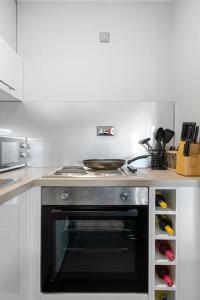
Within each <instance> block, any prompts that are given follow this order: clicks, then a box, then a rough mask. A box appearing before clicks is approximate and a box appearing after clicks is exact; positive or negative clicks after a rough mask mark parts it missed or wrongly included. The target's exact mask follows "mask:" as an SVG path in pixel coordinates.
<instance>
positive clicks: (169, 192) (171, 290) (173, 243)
mask: <svg viewBox="0 0 200 300" xmlns="http://www.w3.org/2000/svg"><path fill="white" fill-rule="evenodd" d="M156 193H160V194H162V195H163V196H164V197H165V199H166V201H167V204H168V206H167V208H161V207H157V206H156ZM150 199H151V200H150V201H152V203H151V210H150V214H151V218H152V219H151V224H150V226H152V228H153V233H152V238H151V243H150V244H151V247H152V249H151V251H150V255H151V257H152V263H151V266H150V267H151V272H150V277H151V278H152V280H151V283H150V285H151V287H150V290H151V296H150V299H152V300H160V299H162V296H167V299H168V300H177V249H178V244H177V213H176V212H177V189H175V188H152V189H151V191H150ZM157 215H165V216H166V217H167V218H168V219H169V220H170V221H171V222H172V226H173V229H174V235H173V236H170V235H169V234H168V233H167V232H165V231H162V230H161V229H160V227H159V225H158V223H157ZM156 240H159V241H162V240H163V241H167V242H168V243H169V244H170V247H171V249H172V251H173V253H174V254H175V260H173V261H170V260H168V259H167V258H166V257H165V256H164V255H162V254H161V253H160V252H159V250H158V249H157V247H156ZM156 266H167V268H168V269H169V273H170V277H171V279H172V280H173V283H174V284H173V286H172V287H169V286H168V285H167V284H166V283H165V281H164V280H162V279H161V278H159V276H158V275H157V273H156Z"/></svg>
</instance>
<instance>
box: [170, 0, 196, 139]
mask: <svg viewBox="0 0 200 300" xmlns="http://www.w3.org/2000/svg"><path fill="white" fill-rule="evenodd" d="M199 29H200V1H199V0H176V1H175V2H174V6H173V95H174V96H173V98H174V100H175V101H176V131H177V139H178V138H179V137H180V129H181V123H182V121H196V122H198V123H200V80H199V79H200V33H199Z"/></svg>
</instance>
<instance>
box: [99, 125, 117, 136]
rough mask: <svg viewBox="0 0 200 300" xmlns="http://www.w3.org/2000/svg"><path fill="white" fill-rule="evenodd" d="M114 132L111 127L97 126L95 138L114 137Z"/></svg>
mask: <svg viewBox="0 0 200 300" xmlns="http://www.w3.org/2000/svg"><path fill="white" fill-rule="evenodd" d="M114 135H115V130H114V127H113V126H97V136H114Z"/></svg>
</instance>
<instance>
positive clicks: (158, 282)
mask: <svg viewBox="0 0 200 300" xmlns="http://www.w3.org/2000/svg"><path fill="white" fill-rule="evenodd" d="M168 268H169V271H170V277H171V278H172V280H173V282H174V285H173V286H172V287H170V286H168V285H167V284H166V283H165V281H164V280H162V279H161V278H159V277H158V275H157V274H156V272H155V290H159V291H175V290H176V266H168Z"/></svg>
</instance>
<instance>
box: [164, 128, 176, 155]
mask: <svg viewBox="0 0 200 300" xmlns="http://www.w3.org/2000/svg"><path fill="white" fill-rule="evenodd" d="M174 134H175V132H174V131H173V130H170V129H165V131H164V136H163V138H162V142H163V148H162V150H163V151H165V147H166V145H167V144H168V143H169V142H170V141H171V139H172V138H173V136H174Z"/></svg>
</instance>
